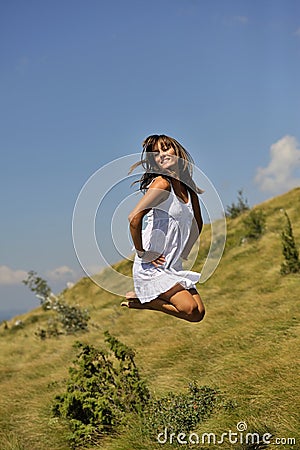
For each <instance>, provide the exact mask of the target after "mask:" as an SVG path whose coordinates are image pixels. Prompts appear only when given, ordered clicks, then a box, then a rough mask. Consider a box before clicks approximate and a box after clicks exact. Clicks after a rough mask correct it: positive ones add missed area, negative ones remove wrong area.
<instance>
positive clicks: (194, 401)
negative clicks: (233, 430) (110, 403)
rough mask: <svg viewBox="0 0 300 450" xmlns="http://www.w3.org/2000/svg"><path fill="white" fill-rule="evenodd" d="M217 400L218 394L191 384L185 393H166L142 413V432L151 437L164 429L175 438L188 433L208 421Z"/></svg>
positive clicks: (210, 389)
mask: <svg viewBox="0 0 300 450" xmlns="http://www.w3.org/2000/svg"><path fill="white" fill-rule="evenodd" d="M217 400H218V391H216V390H215V389H212V388H210V387H208V386H202V387H198V386H197V383H195V382H193V383H190V385H189V390H188V392H187V393H185V394H184V393H180V394H177V395H176V394H175V395H174V394H173V393H171V392H170V393H169V394H167V395H166V396H165V397H162V398H161V399H158V400H154V401H152V402H151V403H150V404H149V407H148V409H147V410H146V413H145V428H146V429H147V430H148V431H149V432H150V433H151V434H153V435H156V436H157V433H158V432H161V431H163V430H164V429H165V428H167V430H168V432H169V431H170V432H172V433H175V434H178V433H186V434H187V433H189V432H190V431H192V430H193V429H194V428H195V427H196V426H197V424H199V423H200V422H202V421H203V420H204V419H206V418H208V417H209V416H210V414H211V413H212V412H213V410H214V408H215V406H216V404H217Z"/></svg>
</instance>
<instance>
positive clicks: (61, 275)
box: [46, 266, 76, 281]
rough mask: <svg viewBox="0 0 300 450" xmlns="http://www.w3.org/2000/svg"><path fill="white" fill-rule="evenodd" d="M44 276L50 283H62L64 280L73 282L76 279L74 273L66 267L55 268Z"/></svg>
mask: <svg viewBox="0 0 300 450" xmlns="http://www.w3.org/2000/svg"><path fill="white" fill-rule="evenodd" d="M46 276H47V278H48V279H49V280H51V281H64V280H67V279H68V280H70V279H72V280H74V279H75V278H76V273H75V271H74V270H73V269H71V268H70V267H68V266H60V267H56V268H55V269H53V270H49V271H48V272H47V273H46Z"/></svg>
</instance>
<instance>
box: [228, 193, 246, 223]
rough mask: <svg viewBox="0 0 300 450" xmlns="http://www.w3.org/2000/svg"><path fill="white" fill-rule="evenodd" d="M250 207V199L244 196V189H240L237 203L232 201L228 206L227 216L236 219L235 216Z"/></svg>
mask: <svg viewBox="0 0 300 450" xmlns="http://www.w3.org/2000/svg"><path fill="white" fill-rule="evenodd" d="M248 209H249V205H248V200H247V199H246V198H244V195H243V190H242V189H240V190H239V191H238V197H237V203H231V205H230V206H227V207H226V216H227V217H230V218H231V219H235V217H238V216H239V215H240V214H242V213H243V212H245V211H248Z"/></svg>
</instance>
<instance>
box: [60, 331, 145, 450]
mask: <svg viewBox="0 0 300 450" xmlns="http://www.w3.org/2000/svg"><path fill="white" fill-rule="evenodd" d="M105 341H106V342H107V343H108V345H109V348H110V352H105V351H102V350H98V349H96V348H95V347H93V346H91V345H87V344H82V343H77V344H76V345H77V347H78V348H79V349H80V350H79V353H78V355H77V358H76V360H75V361H74V366H73V367H71V368H70V369H69V374H70V376H69V380H68V381H67V390H66V392H65V393H64V394H62V395H58V396H57V397H56V398H55V404H54V406H53V413H54V415H55V416H58V417H61V418H64V419H66V420H67V421H68V423H69V426H70V430H71V436H70V441H71V443H72V445H73V447H76V446H79V445H81V446H82V445H86V444H87V443H89V444H91V443H93V444H97V443H99V440H100V438H101V436H103V435H105V434H111V433H113V432H115V431H116V430H117V429H118V427H119V426H120V425H122V424H123V423H124V421H125V418H126V415H127V414H129V413H141V411H142V409H143V407H144V406H145V405H146V404H147V403H148V401H149V396H150V395H149V391H148V388H147V387H146V385H145V382H144V381H143V380H142V379H141V377H140V375H139V371H138V369H137V367H136V365H135V362H134V356H135V355H134V352H133V351H132V350H131V349H130V348H128V347H127V346H125V345H124V344H122V343H121V342H120V341H118V340H117V339H116V338H115V337H113V336H111V335H110V334H109V333H108V332H105Z"/></svg>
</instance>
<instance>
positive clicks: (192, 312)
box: [122, 284, 205, 322]
mask: <svg viewBox="0 0 300 450" xmlns="http://www.w3.org/2000/svg"><path fill="white" fill-rule="evenodd" d="M126 298H127V299H128V301H127V302H122V305H123V306H127V307H128V308H133V309H148V310H152V311H161V312H164V313H166V314H169V315H172V316H174V317H177V318H179V319H183V320H187V321H189V322H200V321H201V320H202V319H203V317H204V314H205V309H204V305H203V303H202V300H201V298H200V296H199V294H198V292H197V290H196V289H190V290H186V289H184V288H183V287H182V286H181V285H180V284H177V285H175V286H174V287H173V288H171V289H170V290H169V291H167V292H164V293H163V294H161V295H160V296H159V297H158V298H156V299H154V300H152V301H150V302H147V303H141V302H140V301H139V299H138V298H137V297H136V294H135V293H134V292H128V293H127V294H126Z"/></svg>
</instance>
